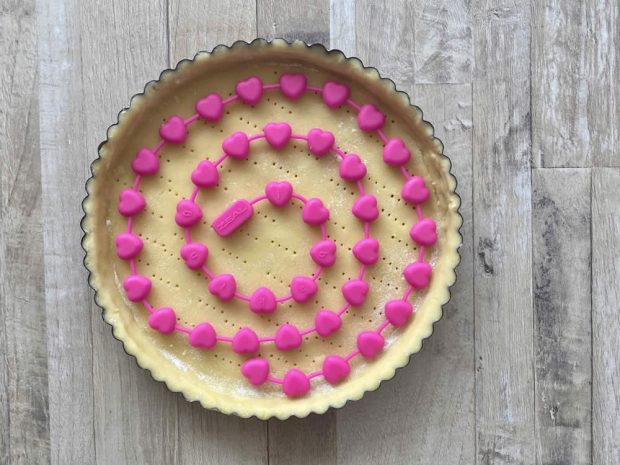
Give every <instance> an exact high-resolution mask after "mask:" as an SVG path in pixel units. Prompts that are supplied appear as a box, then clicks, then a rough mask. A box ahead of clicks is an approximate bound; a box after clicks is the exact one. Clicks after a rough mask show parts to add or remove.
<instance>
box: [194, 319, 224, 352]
mask: <svg viewBox="0 0 620 465" xmlns="http://www.w3.org/2000/svg"><path fill="white" fill-rule="evenodd" d="M189 343H190V345H191V346H192V347H196V348H199V349H211V348H212V347H214V346H215V344H216V343H217V336H216V334H215V329H213V326H211V324H209V323H200V324H199V325H198V326H196V327H195V328H194V329H192V331H191V332H190V333H189Z"/></svg>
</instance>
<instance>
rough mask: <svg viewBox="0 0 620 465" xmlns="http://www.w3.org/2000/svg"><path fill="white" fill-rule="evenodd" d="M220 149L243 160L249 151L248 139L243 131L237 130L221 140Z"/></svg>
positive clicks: (236, 158)
mask: <svg viewBox="0 0 620 465" xmlns="http://www.w3.org/2000/svg"><path fill="white" fill-rule="evenodd" d="M222 149H223V150H224V153H226V155H228V156H230V157H232V158H234V159H235V160H245V159H246V158H248V154H249V153H250V141H249V139H248V136H247V134H246V133H245V132H241V131H237V132H235V133H234V134H232V135H231V136H228V137H227V138H226V139H224V142H222Z"/></svg>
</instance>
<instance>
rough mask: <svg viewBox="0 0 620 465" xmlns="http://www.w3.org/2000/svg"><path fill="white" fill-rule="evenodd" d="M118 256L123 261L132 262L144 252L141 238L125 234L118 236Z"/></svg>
mask: <svg viewBox="0 0 620 465" xmlns="http://www.w3.org/2000/svg"><path fill="white" fill-rule="evenodd" d="M115 242H116V254H117V255H118V256H119V258H122V259H123V260H131V259H132V258H135V257H137V256H138V254H139V253H140V252H142V248H143V247H144V243H143V242H142V239H140V236H136V235H135V234H132V233H128V232H124V233H120V234H118V235H117V236H116V241H115Z"/></svg>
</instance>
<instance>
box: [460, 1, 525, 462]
mask: <svg viewBox="0 0 620 465" xmlns="http://www.w3.org/2000/svg"><path fill="white" fill-rule="evenodd" d="M472 13H473V18H474V26H473V40H474V50H475V57H474V62H475V69H474V86H473V124H474V127H475V128H476V129H475V130H474V138H473V153H474V157H473V179H475V180H476V182H475V183H474V184H473V205H474V245H475V257H476V262H475V266H474V293H475V294H474V306H475V307H474V308H475V310H474V311H475V348H476V349H475V350H476V363H477V366H476V430H477V435H476V461H477V463H481V464H489V463H493V464H497V463H506V464H512V463H534V461H535V450H534V449H535V448H534V444H535V441H534V395H533V394H534V379H533V371H534V369H533V368H534V365H533V359H534V354H533V347H532V342H533V330H532V329H533V305H532V266H531V264H532V260H531V250H532V248H531V247H532V236H531V176H530V153H531V145H530V140H531V129H530V128H531V126H530V108H529V103H530V84H529V49H528V46H527V44H529V37H530V31H529V24H530V4H529V2H519V3H514V2H509V1H506V2H500V3H499V4H497V2H487V1H477V2H474V3H473V4H472Z"/></svg>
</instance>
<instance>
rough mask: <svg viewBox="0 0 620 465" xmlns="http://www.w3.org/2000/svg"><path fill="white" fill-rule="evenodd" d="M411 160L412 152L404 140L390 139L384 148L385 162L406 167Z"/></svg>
mask: <svg viewBox="0 0 620 465" xmlns="http://www.w3.org/2000/svg"><path fill="white" fill-rule="evenodd" d="M410 158H411V152H410V151H409V149H408V148H407V146H406V145H405V142H404V141H403V140H402V139H390V140H389V141H388V142H387V144H385V147H383V161H384V162H386V163H387V164H388V165H394V166H400V165H404V164H405V163H407V162H408V161H409V159H410Z"/></svg>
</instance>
